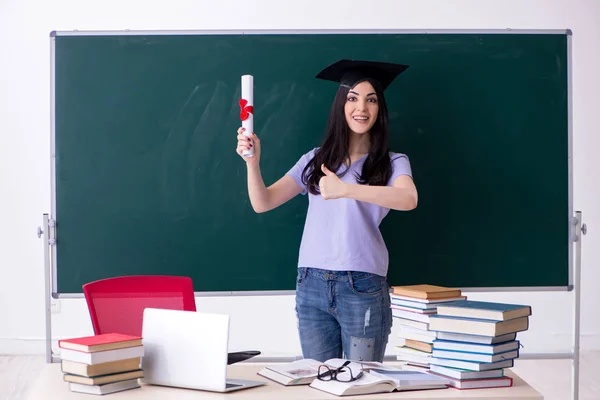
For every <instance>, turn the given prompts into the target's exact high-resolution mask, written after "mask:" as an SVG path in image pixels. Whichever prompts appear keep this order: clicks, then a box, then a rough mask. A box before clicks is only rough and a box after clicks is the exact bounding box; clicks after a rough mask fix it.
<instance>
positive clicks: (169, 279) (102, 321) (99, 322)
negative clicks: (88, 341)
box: [83, 275, 196, 336]
mask: <svg viewBox="0 0 600 400" xmlns="http://www.w3.org/2000/svg"><path fill="white" fill-rule="evenodd" d="M83 293H84V295H85V299H86V302H87V305H88V310H89V312H90V317H91V319H92V325H93V327H94V333H95V334H96V335H99V334H102V333H111V332H116V333H123V334H127V335H135V336H141V334H142V319H143V315H144V309H145V308H148V307H150V308H163V309H170V310H183V311H196V300H195V298H194V286H193V284H192V279H191V278H189V277H184V276H164V275H137V276H121V277H115V278H107V279H101V280H98V281H94V282H90V283H86V284H85V285H83Z"/></svg>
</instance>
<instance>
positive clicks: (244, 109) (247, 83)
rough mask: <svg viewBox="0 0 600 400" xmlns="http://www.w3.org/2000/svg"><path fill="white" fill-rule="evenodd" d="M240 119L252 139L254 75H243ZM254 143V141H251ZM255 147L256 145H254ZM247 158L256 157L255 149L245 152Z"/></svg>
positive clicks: (245, 132)
mask: <svg viewBox="0 0 600 400" xmlns="http://www.w3.org/2000/svg"><path fill="white" fill-rule="evenodd" d="M240 119H241V120H242V128H244V129H245V130H244V135H246V136H247V137H252V135H251V133H253V132H254V77H253V76H252V75H242V98H241V99H240ZM250 143H252V140H250ZM252 145H253V146H254V143H252ZM242 154H243V155H244V156H246V157H252V156H253V155H254V147H251V148H250V149H249V150H244V152H243V153H242Z"/></svg>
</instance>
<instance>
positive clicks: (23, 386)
mask: <svg viewBox="0 0 600 400" xmlns="http://www.w3.org/2000/svg"><path fill="white" fill-rule="evenodd" d="M571 362H572V361H571V360H517V361H516V363H515V367H514V368H513V371H514V372H515V373H516V374H517V375H519V376H520V377H521V378H523V379H524V380H525V381H527V382H528V383H529V384H530V385H531V386H533V387H534V388H535V389H536V390H537V391H538V392H540V393H541V394H542V395H543V396H544V399H545V400H569V399H571ZM43 366H44V358H43V357H41V356H40V357H38V356H0V400H24V399H26V398H27V391H28V390H29V388H30V387H31V386H32V385H33V383H34V382H35V379H36V378H37V377H38V375H39V373H40V370H41V369H42V367H43ZM599 373H600V351H594V352H584V353H582V354H581V363H580V392H579V399H580V400H600V383H599V381H598V378H597V377H598V375H599Z"/></svg>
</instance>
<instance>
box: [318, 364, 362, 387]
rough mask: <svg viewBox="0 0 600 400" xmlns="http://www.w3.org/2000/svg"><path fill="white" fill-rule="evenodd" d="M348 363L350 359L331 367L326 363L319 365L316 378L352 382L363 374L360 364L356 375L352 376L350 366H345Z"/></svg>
mask: <svg viewBox="0 0 600 400" xmlns="http://www.w3.org/2000/svg"><path fill="white" fill-rule="evenodd" d="M348 364H350V361H346V362H345V363H343V364H342V365H341V366H340V367H338V368H336V369H331V368H329V367H328V366H327V365H319V370H318V374H317V379H319V380H321V381H340V382H353V381H355V380H357V379H359V378H360V377H361V376H362V375H363V371H362V366H361V371H360V372H359V373H358V375H356V376H354V374H353V373H352V369H351V368H349V367H348V368H346V367H347V366H348Z"/></svg>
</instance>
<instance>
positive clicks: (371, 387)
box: [310, 369, 450, 396]
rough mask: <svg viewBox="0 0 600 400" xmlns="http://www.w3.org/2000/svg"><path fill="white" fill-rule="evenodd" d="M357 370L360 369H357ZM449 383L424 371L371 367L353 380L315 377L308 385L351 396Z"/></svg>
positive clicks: (423, 388)
mask: <svg viewBox="0 0 600 400" xmlns="http://www.w3.org/2000/svg"><path fill="white" fill-rule="evenodd" d="M359 372H360V370H358V371H357V373H359ZM449 384H450V381H449V380H448V379H446V378H443V377H440V376H436V375H431V374H428V373H425V372H415V371H401V370H396V371H392V370H377V369H371V370H369V371H363V374H362V375H361V377H360V378H359V379H357V380H355V381H353V382H340V381H335V380H331V381H322V380H318V379H315V380H313V381H312V383H311V384H310V387H312V388H315V389H319V390H322V391H324V392H327V393H331V394H334V395H337V396H353V395H359V394H374V393H387V392H394V391H403V390H426V389H445V388H447V387H448V386H447V385H449Z"/></svg>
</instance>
